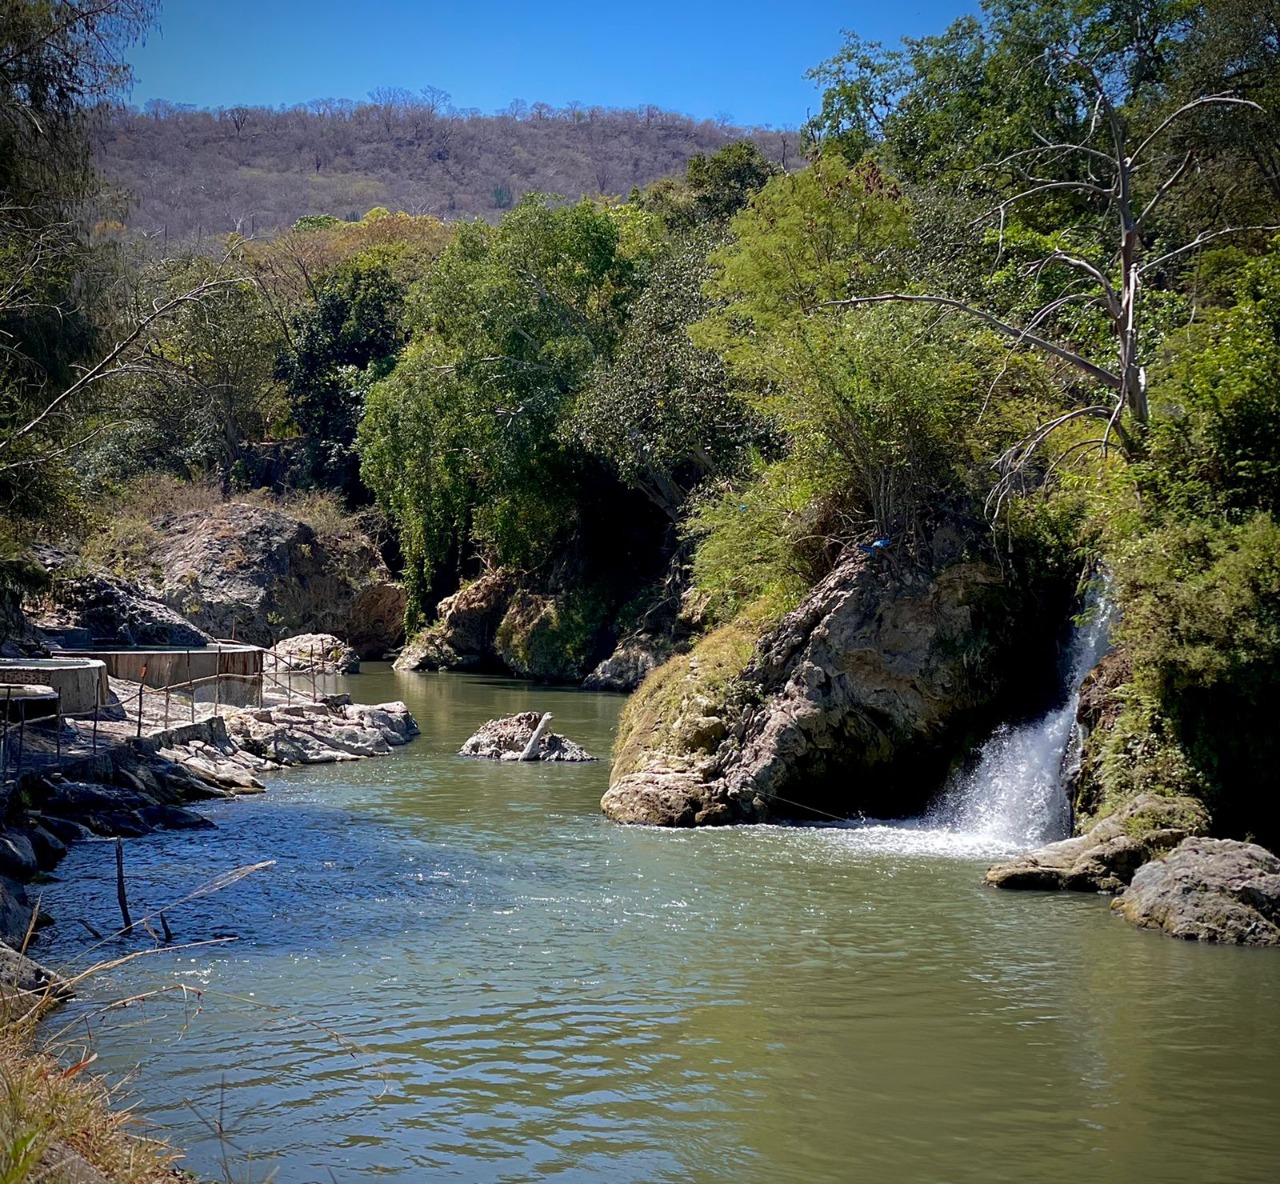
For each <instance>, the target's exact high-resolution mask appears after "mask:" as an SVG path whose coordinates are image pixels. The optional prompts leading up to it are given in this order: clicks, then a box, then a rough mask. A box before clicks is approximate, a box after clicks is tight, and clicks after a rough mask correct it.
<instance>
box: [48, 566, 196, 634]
mask: <svg viewBox="0 0 1280 1184" xmlns="http://www.w3.org/2000/svg"><path fill="white" fill-rule="evenodd" d="M42 558H43V559H44V561H45V565H46V566H47V567H48V568H49V569H50V571H51V572H53V573H54V576H55V579H54V582H53V586H52V589H51V592H50V594H49V597H48V605H47V607H46V608H45V609H44V611H43V612H42V613H41V614H40V615H37V616H36V617H35V618H34V623H35V624H36V625H37V626H38V627H39V628H40V629H41V630H42V631H44V632H46V633H49V634H63V635H68V633H69V634H70V636H71V638H72V639H74V637H76V636H79V637H84V636H85V635H87V636H88V637H90V638H91V639H93V640H94V641H103V642H108V643H110V644H111V645H115V646H190V647H199V646H204V645H207V644H209V643H210V642H211V641H212V640H213V638H212V637H210V636H209V634H207V633H205V632H203V631H202V630H200V629H198V628H196V627H194V626H193V625H192V624H191V623H190V622H189V621H187V620H186V619H185V618H184V617H183V616H182V614H181V613H178V612H175V611H174V609H173V608H171V607H170V606H169V605H167V604H165V603H164V602H163V601H162V600H159V599H157V598H156V597H154V596H152V595H151V594H150V593H149V592H148V591H147V590H145V589H143V588H142V587H140V586H139V585H138V584H135V583H131V582H130V581H128V580H122V579H118V578H116V577H115V576H108V575H102V574H91V575H77V576H67V577H63V576H62V575H60V574H59V573H60V572H61V571H62V570H64V569H67V570H71V569H70V564H71V563H72V559H71V558H70V557H69V556H67V555H66V554H65V553H62V552H55V551H44V552H42Z"/></svg>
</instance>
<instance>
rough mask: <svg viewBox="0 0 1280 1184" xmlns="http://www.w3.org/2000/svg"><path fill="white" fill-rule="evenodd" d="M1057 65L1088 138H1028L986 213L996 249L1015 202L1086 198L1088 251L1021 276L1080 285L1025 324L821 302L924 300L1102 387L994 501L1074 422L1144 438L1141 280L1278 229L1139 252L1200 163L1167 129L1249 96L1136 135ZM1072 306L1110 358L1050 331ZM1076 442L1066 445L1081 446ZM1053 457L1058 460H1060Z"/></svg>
mask: <svg viewBox="0 0 1280 1184" xmlns="http://www.w3.org/2000/svg"><path fill="white" fill-rule="evenodd" d="M1049 56H1053V57H1056V58H1057V64H1058V65H1059V66H1065V67H1067V68H1068V69H1069V70H1071V71H1072V73H1073V74H1074V76H1075V78H1076V79H1077V81H1078V82H1079V84H1080V96H1081V100H1082V102H1083V103H1084V104H1085V109H1086V111H1087V112H1088V119H1087V122H1086V130H1085V134H1084V135H1083V136H1081V137H1080V138H1079V139H1077V140H1073V141H1070V142H1058V141H1055V140H1053V139H1051V138H1049V137H1046V136H1043V135H1040V134H1039V133H1034V134H1035V138H1036V143H1035V144H1033V145H1031V146H1029V147H1027V148H1024V149H1022V150H1020V151H1017V152H1014V153H1013V154H1011V155H1010V156H1007V157H1005V158H1004V159H1003V160H1001V161H999V162H997V163H996V164H995V165H994V166H993V169H994V170H996V171H998V172H999V173H1000V174H1002V175H1004V176H1006V177H1009V178H1011V179H1012V180H1013V183H1014V185H1015V186H1016V191H1015V192H1014V193H1013V194H1012V195H1011V196H1009V197H1007V198H1005V199H1004V200H1002V201H1001V202H999V203H998V205H996V206H995V207H994V209H993V210H991V211H989V212H988V214H986V215H984V219H989V220H990V222H991V223H993V224H994V225H995V226H996V227H997V228H998V231H999V234H998V236H997V241H998V244H999V247H998V250H999V251H1000V252H1001V253H1003V250H1004V232H1005V228H1006V225H1007V221H1008V219H1009V216H1010V214H1011V213H1012V212H1013V211H1014V210H1015V209H1016V208H1017V207H1018V206H1019V205H1021V204H1022V203H1025V202H1027V201H1029V200H1030V199H1032V198H1034V197H1036V196H1039V195H1042V194H1049V193H1060V194H1070V195H1075V196H1078V197H1083V198H1085V199H1087V200H1088V201H1089V202H1091V203H1092V204H1093V205H1094V206H1095V208H1098V209H1099V210H1100V211H1101V212H1102V214H1103V219H1102V224H1103V226H1104V227H1107V226H1109V227H1110V229H1109V230H1104V232H1103V237H1102V238H1101V240H1100V241H1099V243H1098V244H1097V248H1096V250H1094V251H1092V252H1090V251H1088V250H1073V249H1068V248H1065V247H1061V246H1055V247H1054V248H1053V249H1052V250H1050V251H1049V252H1048V253H1046V254H1044V255H1041V256H1040V257H1038V258H1036V259H1033V260H1032V261H1030V262H1029V263H1027V264H1026V265H1025V269H1024V270H1025V273H1026V274H1027V276H1028V277H1031V278H1035V277H1038V276H1039V275H1040V274H1042V273H1044V272H1046V271H1047V270H1049V269H1055V268H1056V269H1067V270H1069V271H1071V272H1074V273H1075V274H1076V276H1077V277H1078V282H1076V283H1075V284H1073V285H1068V287H1067V290H1066V291H1065V293H1064V294H1062V295H1059V296H1057V297H1055V298H1054V299H1053V300H1051V301H1049V302H1048V303H1046V304H1044V305H1042V306H1040V307H1039V308H1037V309H1036V310H1035V311H1034V312H1033V313H1032V314H1031V316H1030V317H1029V318H1028V319H1027V321H1026V323H1025V324H1015V323H1013V322H1012V321H1010V320H1007V319H1005V318H1004V317H1001V316H997V315H995V314H994V313H992V312H990V311H988V310H986V309H983V308H981V307H979V306H978V305H976V304H974V303H972V302H970V301H967V300H962V299H959V298H957V297H954V296H949V295H944V294H931V293H918V292H886V293H879V294H873V295H866V296H852V297H849V298H848V299H845V300H839V301H832V302H830V304H829V305H828V307H837V306H844V307H857V306H862V305H870V304H881V303H890V302H896V303H918V304H930V305H935V306H938V307H941V308H944V309H948V310H951V311H954V312H960V313H963V314H965V315H966V316H970V317H973V318H975V319H977V320H978V321H980V322H981V323H983V324H984V325H986V326H987V327H988V328H991V329H994V330H995V331H996V332H998V333H1001V334H1003V335H1005V336H1007V337H1010V338H1012V339H1013V343H1014V347H1015V348H1017V347H1019V346H1025V347H1029V348H1031V349H1033V350H1038V351H1040V352H1042V353H1044V354H1047V355H1049V356H1051V357H1054V358H1057V359H1058V360H1060V361H1063V362H1066V363H1067V364H1068V365H1069V366H1071V367H1073V368H1074V369H1076V370H1077V371H1079V372H1081V373H1082V374H1084V375H1085V376H1086V377H1087V378H1088V379H1089V380H1090V381H1091V382H1092V383H1093V384H1094V386H1095V387H1096V388H1097V389H1099V392H1100V397H1099V398H1098V399H1097V400H1096V401H1095V402H1093V403H1090V404H1088V405H1086V406H1082V407H1077V408H1074V409H1072V410H1070V411H1068V412H1065V413H1063V414H1061V415H1058V416H1056V417H1054V418H1052V419H1050V420H1048V421H1046V422H1045V423H1042V424H1040V425H1038V426H1037V427H1036V428H1035V429H1034V430H1033V431H1032V432H1030V433H1029V434H1028V435H1027V436H1025V437H1024V438H1023V439H1022V440H1020V441H1018V443H1017V444H1015V445H1014V446H1013V447H1012V448H1010V449H1009V450H1008V451H1007V452H1006V453H1005V454H1004V455H1003V456H1001V457H1000V458H999V461H998V463H997V469H998V471H999V472H1000V473H1001V478H1002V480H1001V484H1000V485H999V486H998V488H997V491H996V493H995V495H994V497H995V504H996V505H997V507H998V505H999V504H1000V502H1001V501H1002V500H1003V497H1004V495H1005V494H1006V493H1007V492H1008V489H1009V487H1010V482H1011V481H1012V480H1014V479H1015V478H1016V476H1017V474H1018V473H1019V472H1020V471H1021V470H1022V469H1023V468H1024V466H1025V465H1026V464H1027V462H1028V461H1029V460H1030V459H1031V458H1032V457H1033V456H1034V455H1035V454H1036V453H1037V451H1038V450H1039V449H1040V447H1041V446H1042V445H1043V444H1044V443H1045V441H1046V440H1048V439H1049V438H1050V437H1051V436H1052V435H1053V434H1054V433H1055V432H1056V431H1057V430H1058V429H1059V428H1061V427H1063V426H1064V425H1066V424H1067V423H1070V422H1072V421H1075V420H1079V419H1095V420H1099V421H1101V422H1102V423H1103V424H1104V425H1105V427H1104V428H1103V429H1102V433H1101V435H1100V436H1099V437H1097V438H1096V439H1094V440H1091V441H1088V442H1087V444H1088V445H1089V446H1092V447H1096V448H1097V449H1099V450H1101V451H1102V452H1103V453H1104V454H1105V452H1106V451H1107V449H1108V448H1109V447H1110V446H1111V444H1112V441H1113V440H1116V441H1118V442H1119V443H1120V444H1121V446H1122V447H1123V448H1125V449H1126V450H1128V449H1129V447H1130V446H1131V444H1132V434H1131V431H1130V429H1132V428H1136V429H1137V433H1138V434H1139V435H1140V434H1141V433H1142V431H1143V429H1145V426H1146V424H1147V421H1148V418H1149V415H1150V409H1149V407H1148V401H1147V383H1146V350H1147V340H1146V338H1145V337H1144V334H1143V330H1142V306H1143V294H1144V291H1145V289H1146V286H1147V281H1148V278H1149V277H1151V276H1152V275H1153V274H1154V273H1157V272H1159V271H1160V270H1161V269H1164V268H1167V266H1168V265H1169V264H1171V263H1173V262H1175V261H1176V260H1178V259H1180V258H1182V257H1183V256H1186V255H1189V254H1192V253H1193V252H1195V251H1198V250H1199V249H1200V248H1201V247H1203V246H1205V245H1206V244H1208V243H1211V242H1213V241H1215V240H1217V239H1221V238H1225V237H1227V236H1230V235H1239V234H1245V233H1250V232H1254V233H1260V232H1274V231H1277V230H1280V226H1278V225H1227V226H1220V227H1215V228H1213V229H1209V230H1205V231H1203V232H1201V233H1199V234H1197V235H1196V236H1195V237H1194V238H1192V239H1191V240H1190V241H1188V242H1184V243H1181V244H1180V245H1178V246H1176V247H1173V248H1172V249H1169V250H1163V251H1161V252H1160V253H1159V254H1156V255H1154V256H1153V255H1151V254H1150V253H1149V251H1148V249H1147V245H1148V241H1149V239H1150V238H1151V230H1152V224H1153V221H1154V220H1155V217H1156V215H1157V213H1158V211H1159V210H1160V209H1161V208H1162V207H1163V206H1164V204H1165V203H1166V201H1167V200H1168V199H1169V197H1170V196H1171V195H1172V194H1173V193H1174V192H1176V191H1177V190H1178V188H1179V187H1180V186H1181V185H1182V184H1183V183H1184V182H1185V181H1186V180H1187V179H1188V178H1189V177H1190V176H1191V175H1193V173H1194V171H1195V170H1196V168H1197V167H1198V165H1199V160H1198V158H1197V153H1196V151H1195V150H1194V149H1192V150H1189V151H1186V152H1185V153H1183V154H1182V155H1180V156H1179V155H1176V154H1170V153H1169V152H1168V150H1167V144H1168V141H1169V140H1170V138H1171V134H1172V133H1173V132H1174V130H1175V129H1176V128H1177V127H1178V126H1179V125H1180V124H1181V123H1182V122H1183V121H1185V120H1187V119H1188V118H1189V117H1190V116H1192V115H1193V114H1194V113H1196V112H1200V111H1203V110H1204V109H1206V108H1209V107H1225V108H1231V109H1234V110H1236V111H1243V110H1253V111H1261V110H1262V108H1261V107H1259V106H1258V104H1257V103H1254V102H1252V101H1250V100H1247V99H1243V98H1240V97H1239V96H1237V95H1234V94H1230V93H1222V94H1202V95H1200V96H1199V97H1197V98H1195V99H1192V100H1190V101H1189V102H1186V103H1183V104H1182V105H1181V106H1179V107H1178V108H1176V109H1175V110H1174V111H1172V112H1171V113H1170V114H1169V115H1167V116H1166V117H1165V118H1164V119H1163V120H1161V121H1160V122H1159V123H1158V124H1157V125H1156V126H1155V127H1154V129H1152V130H1151V131H1150V132H1148V133H1147V134H1146V135H1145V136H1143V137H1142V138H1141V139H1138V138H1137V137H1136V136H1134V135H1132V134H1131V132H1130V128H1129V126H1128V121H1127V120H1126V118H1125V115H1124V113H1123V112H1122V110H1121V109H1120V107H1121V105H1120V102H1119V101H1118V100H1117V99H1116V98H1115V96H1114V95H1113V93H1112V92H1111V89H1110V88H1109V86H1108V85H1107V82H1106V81H1105V80H1104V79H1103V78H1102V77H1101V76H1100V75H1099V72H1098V71H1097V70H1095V69H1094V67H1093V66H1092V65H1091V64H1090V63H1088V62H1086V61H1084V60H1082V59H1081V58H1079V57H1077V56H1073V55H1071V54H1068V53H1065V52H1063V51H1060V50H1059V51H1055V50H1047V51H1045V54H1044V55H1042V58H1043V57H1049ZM1068 308H1098V309H1101V310H1102V312H1103V315H1104V317H1105V320H1106V323H1107V325H1108V327H1109V329H1110V334H1111V338H1112V342H1113V347H1114V354H1113V356H1112V358H1111V359H1110V360H1109V361H1107V362H1105V363H1104V362H1100V361H1098V360H1095V359H1094V358H1090V357H1088V356H1086V355H1085V354H1084V353H1082V352H1081V351H1080V350H1079V349H1077V348H1076V347H1075V346H1074V345H1073V344H1072V342H1071V338H1070V335H1069V332H1065V331H1064V332H1059V333H1055V332H1054V325H1055V323H1056V322H1057V321H1058V319H1059V317H1060V315H1061V314H1062V313H1063V311H1064V310H1066V309H1068ZM1080 448H1081V445H1080V444H1076V445H1073V446H1072V451H1078V450H1079V449H1080ZM1058 459H1059V460H1061V459H1062V458H1061V457H1060V458H1058Z"/></svg>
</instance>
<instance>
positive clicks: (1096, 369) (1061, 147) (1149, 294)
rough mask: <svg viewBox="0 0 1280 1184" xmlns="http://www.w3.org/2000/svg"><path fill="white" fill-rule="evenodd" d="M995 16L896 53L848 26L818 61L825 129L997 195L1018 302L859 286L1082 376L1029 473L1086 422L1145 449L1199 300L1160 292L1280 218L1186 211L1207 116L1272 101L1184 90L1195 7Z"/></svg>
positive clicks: (1234, 117)
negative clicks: (970, 323) (1178, 337)
mask: <svg viewBox="0 0 1280 1184" xmlns="http://www.w3.org/2000/svg"><path fill="white" fill-rule="evenodd" d="M983 11H984V19H983V20H981V21H978V20H975V19H966V20H965V21H962V22H959V23H958V24H956V25H955V26H953V27H952V29H951V30H949V31H948V33H947V34H945V35H944V36H943V37H941V38H932V39H925V40H922V41H916V42H908V43H907V45H906V48H905V49H904V50H903V51H901V52H895V53H888V54H886V53H884V52H883V51H882V50H881V49H880V48H879V47H878V46H873V45H868V44H867V43H864V42H861V41H858V40H857V39H856V38H851V39H850V41H849V44H848V45H847V46H846V48H845V51H844V52H843V53H842V55H841V56H840V57H839V58H837V59H835V60H833V61H832V62H830V63H828V64H827V65H826V66H825V67H822V68H820V71H819V76H821V77H824V78H825V79H827V80H828V81H829V82H830V83H831V85H830V87H829V90H828V96H827V102H826V103H825V104H824V110H823V115H822V116H821V117H820V119H819V122H818V127H819V129H820V130H825V131H826V132H828V133H829V134H830V135H831V136H832V138H833V139H834V140H835V141H836V142H837V143H842V144H845V145H846V146H847V148H848V149H850V150H854V151H861V150H863V149H864V148H866V147H868V146H871V145H876V146H877V147H879V146H880V145H883V150H884V151H885V152H886V153H887V154H888V156H889V157H890V159H891V160H892V161H893V162H894V164H895V167H900V168H901V169H902V170H903V172H904V175H906V176H908V177H910V178H912V179H914V180H917V181H928V180H929V179H931V178H932V179H933V180H935V181H937V180H942V181H944V182H946V183H949V184H951V185H953V186H957V187H959V188H964V187H966V186H967V187H969V188H971V189H973V190H975V191H978V192H981V193H984V194H986V195H989V197H990V199H991V206H990V208H989V209H988V211H987V219H988V224H989V226H990V233H989V242H990V248H991V250H992V252H993V253H994V259H995V264H994V267H993V271H994V272H995V273H996V275H997V277H998V278H1000V279H1003V280H1004V281H1007V282H1011V283H1013V285H1014V286H1015V287H1020V289H1021V291H1020V292H1019V293H1018V294H1017V295H1016V296H1014V297H1012V298H1010V297H1009V295H1008V294H1006V295H1005V297H1004V299H1003V300H997V299H992V298H991V297H990V295H988V298H986V299H977V300H975V299H973V298H972V297H970V296H968V295H963V296H962V295H960V294H956V293H950V292H942V291H938V290H937V289H936V288H933V290H930V286H929V285H921V286H919V287H916V288H904V289H901V290H898V291H894V292H884V291H882V292H878V293H857V294H853V295H851V296H849V297H847V298H846V299H847V301H848V303H849V304H850V305H859V304H870V303H876V302H883V301H899V302H915V303H922V304H928V305H932V306H934V307H937V308H943V309H950V310H953V311H957V312H961V313H963V314H965V315H968V316H972V317H975V318H977V319H978V320H980V321H982V322H983V323H984V324H985V325H986V326H987V327H988V328H990V329H993V330H995V331H996V332H999V333H1002V334H1004V335H1005V336H1007V337H1009V338H1010V339H1012V341H1013V342H1014V343H1015V345H1016V346H1023V347H1031V348H1034V349H1036V350H1038V351H1041V352H1042V353H1044V354H1047V355H1050V356H1052V357H1053V358H1055V359H1057V360H1058V361H1060V362H1063V363H1066V365H1068V366H1070V367H1072V368H1074V370H1075V371H1076V372H1077V374H1078V375H1080V376H1082V377H1084V378H1085V379H1086V380H1087V385H1086V387H1085V388H1084V389H1083V390H1082V391H1081V392H1080V398H1079V400H1078V404H1077V406H1074V407H1071V408H1069V409H1068V410H1066V411H1064V412H1063V413H1062V414H1061V415H1060V416H1058V417H1055V418H1053V419H1051V420H1049V421H1047V422H1045V423H1044V424H1041V425H1039V426H1038V428H1037V429H1036V430H1035V431H1034V432H1032V433H1030V434H1029V436H1028V437H1027V438H1026V439H1025V440H1024V441H1022V442H1021V443H1020V445H1019V446H1017V447H1015V448H1013V449H1011V450H1010V452H1009V453H1008V454H1007V456H1006V457H1005V469H1006V473H1007V474H1009V476H1010V478H1011V479H1013V480H1017V479H1020V477H1019V474H1020V472H1021V470H1022V469H1023V468H1025V466H1026V465H1027V464H1028V463H1029V462H1030V459H1031V458H1032V457H1033V456H1034V455H1035V453H1036V451H1037V450H1038V448H1039V446H1040V445H1041V444H1042V443H1043V442H1044V441H1045V440H1046V439H1048V438H1049V437H1051V436H1052V435H1054V433H1055V432H1056V430H1057V429H1058V428H1060V427H1062V426H1063V425H1064V424H1067V423H1071V422H1073V421H1076V420H1079V419H1089V420H1092V421H1094V422H1095V423H1097V424H1098V425H1099V426H1098V430H1097V433H1096V439H1095V445H1096V446H1097V447H1098V448H1100V449H1102V450H1103V451H1104V452H1105V450H1106V449H1107V448H1108V446H1109V445H1110V444H1111V443H1113V442H1116V441H1119V442H1120V443H1121V444H1122V445H1124V448H1125V451H1126V452H1127V453H1128V454H1130V455H1136V454H1138V453H1140V452H1141V449H1142V447H1143V438H1144V436H1145V431H1146V425H1147V422H1148V419H1149V405H1148V399H1147V393H1146V378H1145V372H1146V367H1147V365H1148V364H1149V363H1150V361H1151V359H1152V357H1153V356H1154V352H1155V348H1156V347H1157V346H1158V343H1159V341H1160V339H1161V336H1162V331H1163V328H1164V327H1165V326H1163V325H1162V324H1161V320H1162V317H1163V318H1164V319H1165V320H1170V319H1172V320H1173V321H1175V322H1176V320H1177V316H1178V314H1179V313H1182V314H1183V316H1184V317H1185V313H1186V311H1187V310H1186V309H1178V308H1176V307H1175V305H1176V304H1177V302H1176V301H1174V302H1172V303H1171V302H1170V301H1167V300H1166V301H1162V300H1161V299H1160V298H1159V297H1158V296H1157V295H1156V293H1158V292H1161V291H1168V290H1169V289H1170V287H1171V285H1172V284H1173V282H1174V281H1175V279H1176V277H1177V275H1178V274H1179V273H1180V272H1181V271H1182V269H1183V268H1184V266H1185V264H1186V262H1187V261H1188V259H1189V258H1190V257H1191V256H1193V255H1194V254H1196V253H1197V252H1198V251H1200V250H1201V248H1203V247H1204V246H1206V245H1207V244H1209V243H1212V242H1214V241H1215V240H1218V239H1221V238H1224V237H1226V236H1237V237H1240V236H1247V235H1248V234H1250V233H1254V234H1256V233H1258V232H1261V231H1266V230H1270V229H1273V228H1274V227H1273V225H1272V224H1271V223H1266V224H1254V225H1238V224H1229V223H1228V224H1223V221H1222V219H1221V215H1220V213H1219V212H1218V210H1217V209H1213V210H1208V211H1207V216H1208V217H1209V221H1208V222H1207V223H1205V224H1202V225H1199V226H1195V225H1190V224H1189V223H1188V221H1187V217H1186V214H1187V212H1188V211H1190V210H1191V209H1193V208H1195V203H1194V202H1187V201H1186V200H1184V199H1185V198H1186V194H1187V192H1188V191H1189V190H1194V189H1195V188H1196V186H1197V185H1198V184H1199V178H1200V176H1201V175H1202V174H1203V172H1204V165H1205V162H1206V157H1207V156H1208V155H1210V154H1211V153H1212V152H1213V151H1214V148H1215V143H1214V141H1213V140H1212V139H1210V138H1205V137H1203V136H1201V137H1197V136H1196V134H1195V133H1196V129H1197V127H1199V126H1200V125H1202V124H1203V122H1204V121H1205V120H1213V121H1236V122H1239V121H1242V120H1245V121H1247V120H1252V119H1253V118H1254V117H1255V116H1257V115H1258V114H1259V112H1258V111H1257V109H1256V107H1255V105H1253V104H1251V103H1250V102H1249V101H1248V100H1245V99H1243V98H1242V97H1240V96H1239V95H1236V94H1231V93H1227V92H1225V91H1223V90H1221V89H1217V90H1214V91H1211V92H1200V93H1192V92H1188V91H1187V90H1185V88H1184V89H1181V90H1180V89H1179V86H1178V85H1177V80H1178V77H1179V75H1178V72H1177V68H1178V64H1179V61H1180V54H1182V53H1183V52H1184V49H1185V46H1186V44H1187V40H1188V37H1189V35H1190V34H1191V32H1192V31H1194V30H1195V29H1197V28H1199V27H1201V25H1200V24H1198V23H1197V22H1199V21H1204V20H1207V19H1211V18H1210V17H1208V16H1206V15H1205V13H1206V10H1205V9H1204V8H1203V7H1202V6H1199V5H1194V4H1190V3H1184V2H1183V0H1072V2H1071V3H1068V4H1056V3H1055V4H1048V3H1042V2H1040V0H1035V2H1033V3H1022V2H1015V0H988V2H987V3H985V4H984V7H983ZM1179 201H1181V202H1182V206H1181V213H1179V214H1178V215H1177V216H1170V215H1171V211H1173V210H1174V209H1175V208H1176V207H1177V205H1178V202H1179ZM1046 277H1053V282H1052V283H1051V284H1050V285H1049V286H1048V290H1047V291H1046V286H1045V279H1046ZM1009 309H1012V310H1013V315H1010V313H1009V311H1008V310H1009Z"/></svg>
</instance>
